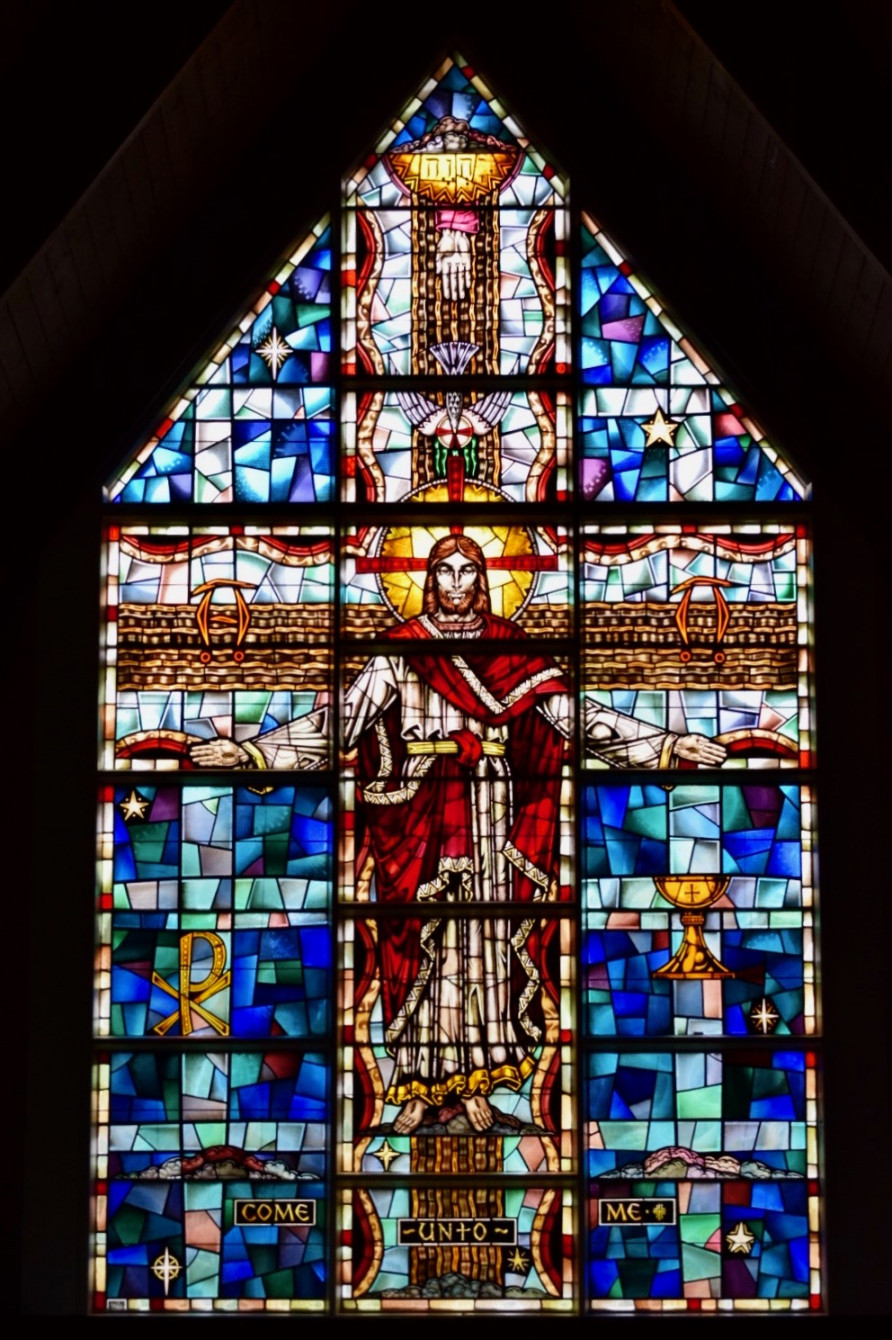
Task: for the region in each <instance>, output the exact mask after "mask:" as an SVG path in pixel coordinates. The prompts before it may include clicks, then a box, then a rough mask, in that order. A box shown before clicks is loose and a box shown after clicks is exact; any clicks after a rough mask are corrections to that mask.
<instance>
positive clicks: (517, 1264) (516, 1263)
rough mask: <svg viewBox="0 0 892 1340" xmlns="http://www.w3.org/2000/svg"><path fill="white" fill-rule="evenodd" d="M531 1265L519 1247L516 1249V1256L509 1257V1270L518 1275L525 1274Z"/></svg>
mask: <svg viewBox="0 0 892 1340" xmlns="http://www.w3.org/2000/svg"><path fill="white" fill-rule="evenodd" d="M529 1264H530V1263H529V1261H528V1260H527V1258H526V1257H525V1256H524V1254H523V1252H522V1251H521V1250H520V1248H519V1247H515V1248H514V1254H513V1255H512V1256H509V1257H508V1269H509V1270H513V1271H515V1272H516V1273H517V1274H518V1275H522V1274H524V1272H525V1271H526V1269H527V1266H528V1265H529Z"/></svg>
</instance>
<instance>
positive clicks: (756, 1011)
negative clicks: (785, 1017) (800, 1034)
mask: <svg viewBox="0 0 892 1340" xmlns="http://www.w3.org/2000/svg"><path fill="white" fill-rule="evenodd" d="M779 1019H780V1015H779V1014H778V1012H777V1010H776V1009H775V1008H774V1006H773V1005H772V1003H771V1001H770V1000H768V999H767V998H766V997H765V996H763V997H762V999H761V1000H760V1001H759V1003H758V1005H754V1006H753V1008H752V1009H751V1010H750V1023H751V1024H752V1026H753V1028H757V1029H758V1030H759V1032H760V1033H773V1032H774V1028H775V1025H776V1024H777V1021H778V1020H779Z"/></svg>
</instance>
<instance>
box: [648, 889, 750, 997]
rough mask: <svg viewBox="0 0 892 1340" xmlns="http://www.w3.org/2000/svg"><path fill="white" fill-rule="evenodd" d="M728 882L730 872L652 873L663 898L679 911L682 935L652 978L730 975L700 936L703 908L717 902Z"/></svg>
mask: <svg viewBox="0 0 892 1340" xmlns="http://www.w3.org/2000/svg"><path fill="white" fill-rule="evenodd" d="M730 883H731V876H730V875H655V876H654V884H656V886H657V888H658V889H659V891H660V893H661V894H662V895H663V897H664V898H665V899H666V900H667V901H668V902H670V903H672V904H673V906H674V907H677V908H678V910H679V911H680V912H681V924H682V926H683V927H684V935H683V936H682V940H681V944H680V946H679V948H678V950H677V951H676V952H675V953H674V954H673V955H672V957H671V958H670V960H669V962H668V963H666V964H664V966H663V967H662V968H657V969H656V970H655V972H653V973H652V974H651V975H652V976H653V977H664V978H671V979H673V980H676V981H677V980H679V979H683V978H688V979H694V980H697V979H700V980H702V979H706V978H708V979H714V978H718V977H734V976H735V974H734V973H733V972H732V971H731V969H730V968H726V967H725V966H724V964H723V963H720V962H719V960H718V959H717V958H716V956H715V954H713V953H712V952H711V951H710V949H709V948H708V946H707V944H706V941H705V939H704V938H703V927H704V926H705V925H706V909H707V908H708V907H711V906H712V905H713V903H715V902H718V900H719V898H721V896H722V894H723V893H724V892H725V891H726V889H727V888H728V885H729V884H730Z"/></svg>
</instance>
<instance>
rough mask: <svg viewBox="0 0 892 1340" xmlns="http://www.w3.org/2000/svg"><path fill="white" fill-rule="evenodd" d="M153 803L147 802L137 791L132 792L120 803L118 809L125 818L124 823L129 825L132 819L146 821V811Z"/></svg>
mask: <svg viewBox="0 0 892 1340" xmlns="http://www.w3.org/2000/svg"><path fill="white" fill-rule="evenodd" d="M151 803H152V802H151V801H150V800H146V798H145V796H141V795H140V794H139V792H138V791H137V790H135V789H134V790H133V791H131V792H130V795H129V796H126V797H125V798H124V800H119V801H118V809H119V810H120V811H121V813H122V815H123V816H124V823H125V824H129V823H130V820H131V819H144V818H145V817H146V810H147V809H148V808H149V805H150V804H151Z"/></svg>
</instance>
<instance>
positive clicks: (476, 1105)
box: [462, 1093, 493, 1131]
mask: <svg viewBox="0 0 892 1340" xmlns="http://www.w3.org/2000/svg"><path fill="white" fill-rule="evenodd" d="M462 1105H463V1106H464V1109H465V1112H467V1114H468V1121H469V1122H470V1123H471V1125H472V1126H473V1127H474V1130H475V1131H488V1130H489V1128H490V1126H491V1125H492V1122H493V1116H492V1108H491V1107H490V1105H489V1103H488V1102H487V1101H486V1099H485V1098H484V1097H483V1096H482V1094H479V1093H475V1094H472V1095H471V1097H470V1098H463V1099H462Z"/></svg>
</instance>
